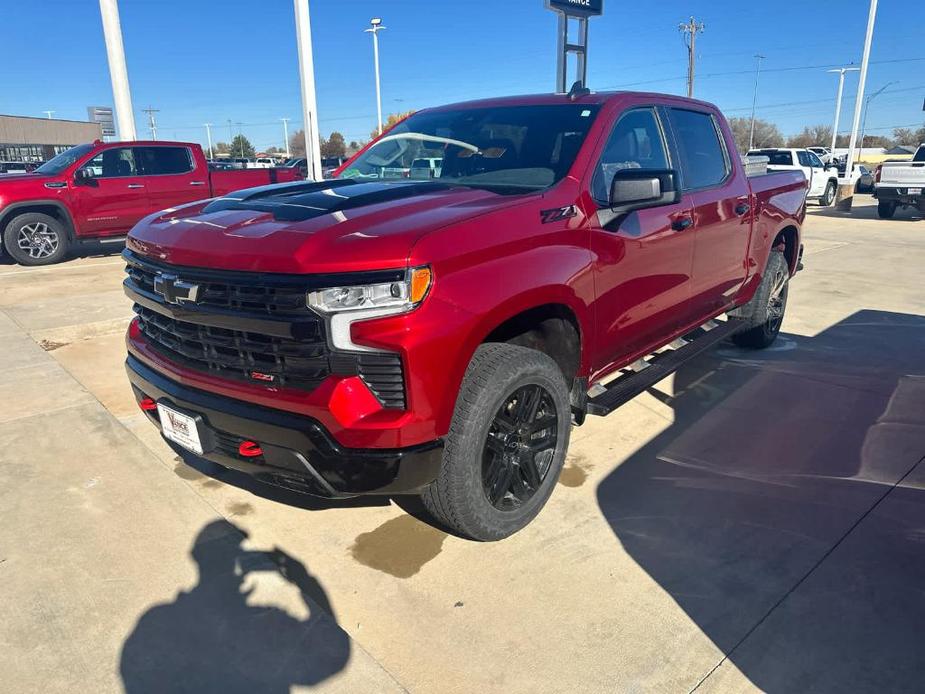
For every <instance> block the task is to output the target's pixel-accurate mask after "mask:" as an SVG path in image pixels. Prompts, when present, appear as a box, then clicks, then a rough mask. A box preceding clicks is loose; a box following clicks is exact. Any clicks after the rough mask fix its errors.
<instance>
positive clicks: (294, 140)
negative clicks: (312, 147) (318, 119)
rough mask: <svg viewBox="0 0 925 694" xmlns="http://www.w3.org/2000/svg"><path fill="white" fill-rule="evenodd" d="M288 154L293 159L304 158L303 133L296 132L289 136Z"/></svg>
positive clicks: (301, 131) (302, 131) (300, 131)
mask: <svg viewBox="0 0 925 694" xmlns="http://www.w3.org/2000/svg"><path fill="white" fill-rule="evenodd" d="M289 153H290V154H291V155H292V156H293V157H304V156H305V131H304V130H296V131H295V132H294V133H292V135H290V136H289Z"/></svg>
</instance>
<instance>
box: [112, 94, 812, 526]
mask: <svg viewBox="0 0 925 694" xmlns="http://www.w3.org/2000/svg"><path fill="white" fill-rule="evenodd" d="M417 159H430V160H436V161H437V162H438V163H437V164H436V165H434V166H432V167H430V166H429V167H426V169H423V173H420V175H419V178H415V177H414V176H415V174H414V172H415V171H416V170H415V169H413V168H412V167H411V166H410V164H411V162H413V161H415V160H417ZM396 170H409V171H410V173H409V174H408V176H393V174H392V172H394V171H396ZM805 197H806V180H805V179H804V177H803V175H802V173H801V172H798V171H787V172H779V173H768V174H765V175H757V176H754V177H751V178H750V177H748V176H747V175H746V172H745V170H744V168H743V166H742V163H741V161H740V159H739V157H738V156H737V155H736V150H735V144H734V139H733V137H732V134H731V132H730V130H729V126H728V125H727V123H726V121H725V119H724V118H723V116H722V115H721V114H720V113H719V111H718V110H717V109H716V108H715V107H714V106H712V105H710V104H707V103H704V102H701V101H694V100H690V99H684V98H680V97H674V96H665V95H659V94H645V93H601V94H592V93H589V92H586V91H581V92H578V93H575V92H573V93H572V94H570V95H568V96H566V95H543V96H521V97H514V98H500V99H490V100H485V101H476V102H470V103H462V104H456V105H452V106H444V107H440V108H433V109H426V110H423V111H420V112H418V113H416V114H414V115H413V116H411V117H409V118H408V119H407V120H405V121H403V122H402V123H400V124H398V125H397V126H395V127H394V128H393V129H392V130H390V131H388V132H387V133H386V134H384V135H383V136H382V137H381V138H379V139H378V140H376V141H375V142H374V143H372V145H371V146H369V147H368V148H367V149H365V150H363V151H362V152H360V153H359V154H358V155H357V156H356V157H354V158H353V159H352V160H351V161H349V162H347V163H346V164H345V165H344V166H342V167H341V169H340V170H339V171H338V172H337V176H336V178H335V179H334V180H329V181H324V182H318V183H299V184H292V185H282V186H267V187H262V188H255V189H253V190H249V191H242V192H239V193H237V194H235V195H234V196H230V197H226V198H219V199H217V200H213V201H211V202H201V203H195V204H192V205H188V206H186V207H182V208H180V209H176V210H171V211H168V212H161V213H157V214H154V215H151V216H149V217H148V218H146V219H145V220H143V221H142V222H141V223H139V224H138V225H137V226H136V227H135V228H134V229H133V230H132V233H131V234H130V235H129V238H128V241H127V244H126V250H125V260H126V263H127V273H128V277H127V278H126V280H125V283H124V285H125V291H126V293H127V294H128V296H129V297H130V298H131V299H132V301H134V304H135V312H136V314H137V317H136V318H135V319H134V320H133V321H132V323H131V325H130V327H129V331H128V335H127V346H128V352H129V354H128V359H127V371H128V376H129V379H130V381H131V383H132V386H133V389H134V392H135V396H136V399H137V401H138V403H139V406H140V407H141V409H142V410H144V411H145V412H147V413H148V415H149V417H150V419H151V420H152V422H153V423H154V424H156V425H157V426H158V427H160V428H161V431H162V433H163V434H164V436H165V438H167V439H168V440H169V441H170V442H172V444H173V445H174V446H176V447H177V448H178V449H181V450H182V449H186V450H187V451H192V452H193V453H194V454H195V455H197V456H201V457H205V458H207V459H209V460H212V461H214V462H216V463H219V464H221V465H223V466H226V467H230V468H236V469H238V470H243V471H245V472H248V473H250V474H252V475H253V476H255V477H256V478H257V479H259V480H262V481H265V482H268V483H272V484H276V485H281V486H284V487H287V488H289V489H295V490H299V491H303V492H308V493H312V494H320V495H324V496H329V497H338V496H349V495H357V494H390V495H391V494H421V495H422V497H423V499H424V502H425V504H426V505H427V507H428V509H429V510H430V511H431V512H432V513H433V514H434V515H435V516H436V517H437V518H438V519H439V520H440V521H442V522H443V523H444V524H446V525H447V526H449V527H450V528H452V529H453V530H455V531H456V532H458V533H460V534H462V535H464V536H467V537H471V538H475V539H480V540H494V539H499V538H502V537H505V536H507V535H510V534H511V533H513V532H516V531H517V530H519V529H520V528H522V527H523V526H524V525H526V524H527V523H528V522H529V521H530V520H531V519H532V518H533V517H534V516H535V515H536V514H537V513H538V512H539V510H540V508H541V507H542V506H543V505H544V504H545V502H546V500H547V498H548V497H549V495H550V493H551V492H552V489H553V486H554V485H555V483H556V480H557V479H558V476H559V473H560V470H561V469H562V465H563V461H564V460H565V455H566V449H567V446H568V441H569V432H570V427H571V426H572V425H573V423H574V424H580V423H581V422H582V421H583V420H584V418H585V416H586V415H588V414H596V415H601V414H606V413H608V412H610V411H612V410H613V409H614V408H616V407H618V406H619V405H620V404H622V403H624V402H626V401H627V400H628V399H630V398H631V397H633V396H634V395H636V394H638V393H639V392H640V391H641V390H643V389H645V388H648V387H651V385H652V384H654V383H656V382H658V381H659V380H661V379H662V378H664V377H665V376H666V375H667V374H669V373H671V371H672V370H673V369H675V368H677V366H678V365H679V364H680V363H681V362H683V361H684V360H686V359H689V358H691V357H692V356H694V355H695V354H697V353H699V352H702V351H703V350H704V349H706V348H707V347H709V346H710V345H712V344H715V343H717V342H718V341H719V340H721V339H724V338H731V339H732V340H733V342H735V343H737V344H738V345H740V346H743V347H747V348H760V347H765V346H767V345H769V344H770V343H771V342H773V341H774V339H775V337H776V336H777V334H778V331H779V330H780V326H781V321H782V319H783V315H784V310H785V307H786V302H787V289H788V281H789V279H790V278H791V276H792V275H793V274H794V273H795V272H796V271H797V269H798V268H799V267H800V262H801V250H802V245H801V241H800V226H801V223H802V221H803V216H804V213H805ZM724 319H725V320H724ZM656 352H657V354H656Z"/></svg>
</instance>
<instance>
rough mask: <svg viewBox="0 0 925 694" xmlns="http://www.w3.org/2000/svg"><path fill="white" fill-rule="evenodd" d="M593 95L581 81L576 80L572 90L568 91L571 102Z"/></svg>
mask: <svg viewBox="0 0 925 694" xmlns="http://www.w3.org/2000/svg"><path fill="white" fill-rule="evenodd" d="M590 93H591V90H590V89H588V88H587V87H586V86H584V85H583V84H582V83H581V80H576V81H575V83H574V84H573V85H572V88H571V89H569V90H568V98H569V101H575V99H577V98H578V97H580V96H587V95H588V94H590Z"/></svg>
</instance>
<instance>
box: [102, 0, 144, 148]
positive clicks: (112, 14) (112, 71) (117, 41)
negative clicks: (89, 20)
mask: <svg viewBox="0 0 925 694" xmlns="http://www.w3.org/2000/svg"><path fill="white" fill-rule="evenodd" d="M100 15H101V16H102V18H103V37H104V39H105V40H106V57H107V59H108V61H109V78H110V80H111V81H112V98H113V103H114V104H115V108H116V121H117V122H118V123H119V137H120V138H122V139H123V140H135V139H137V138H136V136H135V113H134V111H133V110H132V93H131V91H129V87H128V68H126V66H125V47H124V46H123V45H122V25H121V23H120V22H119V5H118V3H117V2H116V0H100Z"/></svg>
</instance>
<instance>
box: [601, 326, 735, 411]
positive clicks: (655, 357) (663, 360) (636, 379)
mask: <svg viewBox="0 0 925 694" xmlns="http://www.w3.org/2000/svg"><path fill="white" fill-rule="evenodd" d="M743 325H744V323H743V321H741V320H738V319H734V318H729V319H727V320H725V321H718V320H713V321H708V322H707V323H704V325H702V326H701V327H699V328H697V329H696V330H694V331H693V332H690V333H688V334H687V335H685V336H684V337H682V338H680V341H681V342H684V343H685V344H683V345H682V346H679V347H677V348H674V349H667V347H668V346H667V345H666V349H665V350H664V351H660V352H657V353H654V354H652V355H650V356H649V357H648V358H647V359H646V360H642V359H640V360H639V361H637V362H635V363H634V364H631V365H630V366H627V367H626V369H624V374H623V375H622V376H619V377H617V378H615V379H614V380H613V381H611V382H610V383H608V384H607V385H606V386H605V390H604V392H603V393H601V394H600V395H597V396H595V397H589V398H588V403H587V413H588V414H593V415H598V416H601V417H602V416H604V415H608V414H610V413H611V412H613V411H614V410H615V409H617V408H618V407H620V406H621V405H625V404H626V403H628V402H629V401H630V400H632V399H633V398H635V397H636V396H637V395H639V394H640V393H642V392H643V391H645V390H647V389H649V388H651V387H652V386H654V385H655V384H656V383H658V382H659V381H661V380H662V379H663V378H665V377H666V376H668V375H670V374H671V373H672V372H674V371H676V370H677V369H678V368H679V367H680V366H681V365H682V364H684V363H685V362H686V361H689V360H690V359H693V358H694V357H696V356H697V355H699V354H702V353H703V352H706V351H707V350H708V349H710V347H712V346H713V345H715V344H716V343H718V342H721V341H722V340H725V339H726V338H727V337H729V336H730V335H732V334H733V333H735V332H738V331H739V330H741V329H742V327H743ZM676 342H679V341H678V340H676V341H675V342H673V343H671V344H672V345H673V344H675V343H676ZM637 367H638V368H637ZM633 369H635V370H633Z"/></svg>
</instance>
